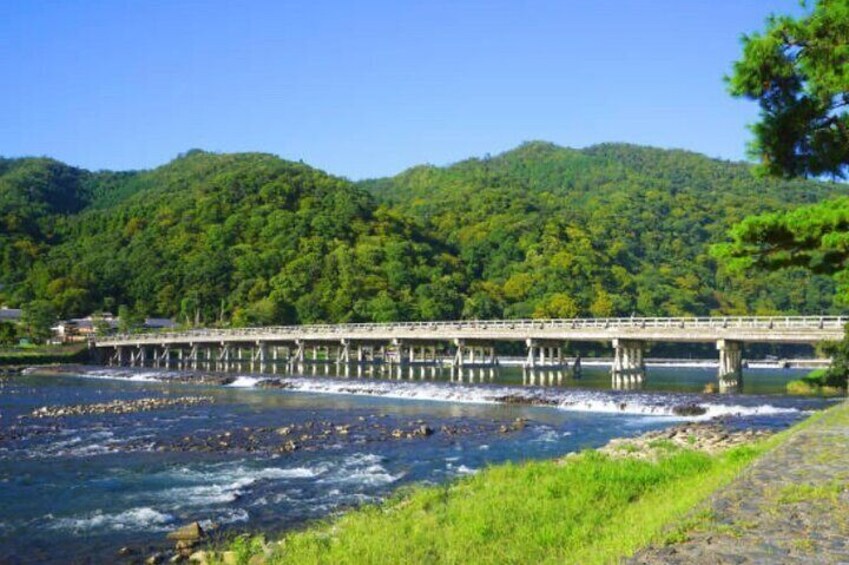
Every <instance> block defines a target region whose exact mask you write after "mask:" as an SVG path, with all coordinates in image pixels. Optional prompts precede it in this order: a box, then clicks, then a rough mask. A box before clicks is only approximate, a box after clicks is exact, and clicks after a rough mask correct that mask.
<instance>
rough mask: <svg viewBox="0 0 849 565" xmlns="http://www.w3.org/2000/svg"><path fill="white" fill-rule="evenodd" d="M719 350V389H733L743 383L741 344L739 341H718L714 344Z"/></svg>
mask: <svg viewBox="0 0 849 565" xmlns="http://www.w3.org/2000/svg"><path fill="white" fill-rule="evenodd" d="M716 349H717V350H719V373H718V375H717V376H718V377H719V388H720V389H723V388H734V387H737V386H739V385H741V384H742V383H743V344H742V343H741V342H739V341H730V340H727V339H720V340H719V341H717V342H716Z"/></svg>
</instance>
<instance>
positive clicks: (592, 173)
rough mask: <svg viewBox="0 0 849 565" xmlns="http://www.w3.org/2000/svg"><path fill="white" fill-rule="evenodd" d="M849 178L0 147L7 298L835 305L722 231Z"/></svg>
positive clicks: (429, 312) (623, 165)
mask: <svg viewBox="0 0 849 565" xmlns="http://www.w3.org/2000/svg"><path fill="white" fill-rule="evenodd" d="M845 193H846V189H845V187H844V185H839V184H828V183H820V182H813V181H776V180H768V179H757V178H755V177H753V176H752V174H751V172H750V170H749V167H748V166H747V165H744V164H739V163H729V162H723V161H717V160H712V159H708V158H706V157H704V156H701V155H697V154H693V153H688V152H684V151H665V150H659V149H651V148H645V147H637V146H630V145H612V144H609V145H599V146H595V147H591V148H588V149H584V150H572V149H566V148H561V147H557V146H555V145H552V144H548V143H540V142H533V143H527V144H524V145H522V146H520V147H518V148H517V149H515V150H512V151H509V152H507V153H504V154H502V155H499V156H496V157H492V158H489V157H487V158H484V159H470V160H467V161H463V162H460V163H457V164H455V165H452V166H448V167H432V166H421V167H415V168H413V169H410V170H408V171H406V172H404V173H402V174H400V175H398V176H396V177H392V178H386V179H376V180H369V181H363V182H360V183H353V182H350V181H348V180H345V179H342V178H338V177H333V176H331V175H328V174H326V173H324V172H322V171H319V170H317V169H314V168H311V167H309V166H307V165H304V164H300V163H293V162H288V161H284V160H281V159H279V158H277V157H274V156H272V155H266V154H254V153H249V154H212V153H207V152H203V151H198V150H194V151H190V152H188V153H186V154H184V155H181V156H180V157H178V158H177V159H175V160H174V161H172V162H171V163H169V164H167V165H164V166H162V167H159V168H157V169H154V170H150V171H131V172H120V173H115V172H89V171H84V170H80V169H76V168H73V167H70V166H67V165H64V164H62V163H59V162H57V161H54V160H51V159H45V158H38V159H0V303H6V304H8V305H10V306H23V307H24V308H27V307H33V308H41V309H49V310H51V311H52V312H54V313H55V315H57V316H62V317H68V316H74V315H81V314H88V313H90V312H93V311H98V310H108V311H113V312H114V311H117V309H118V307H119V306H120V305H125V306H128V307H129V308H130V309H132V310H133V311H134V312H136V313H138V314H145V315H161V316H173V317H176V318H178V319H179V320H180V321H182V322H187V323H203V324H236V325H249V324H271V323H309V322H345V321H390V320H426V319H452V318H500V317H531V316H538V317H539V316H545V317H570V316H590V315H592V316H614V315H625V316H629V315H632V314H636V315H647V316H664V315H672V316H679V315H707V314H779V313H781V314H784V313H787V314H791V313H806V314H812V313H813V314H819V313H827V312H830V311H834V307H833V305H832V296H833V283H832V282H831V281H830V280H829V279H827V278H825V277H818V276H815V275H811V274H809V273H807V272H804V271H802V270H792V269H791V270H789V271H783V272H780V273H757V274H748V275H740V274H732V273H726V272H723V271H722V270H721V269H719V268H718V266H717V264H716V262H715V261H714V260H713V259H712V257H711V255H710V245H711V244H712V243H715V242H720V241H723V240H724V239H725V237H726V232H727V230H728V228H729V227H730V226H731V225H732V224H734V223H736V222H738V221H740V220H741V219H743V218H744V217H745V216H747V215H750V214H756V213H761V212H766V211H771V210H784V209H788V208H790V207H792V206H795V205H799V204H803V203H811V202H816V201H819V200H821V199H823V198H825V197H828V196H833V195H836V194H845Z"/></svg>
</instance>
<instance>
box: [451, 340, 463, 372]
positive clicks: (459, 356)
mask: <svg viewBox="0 0 849 565" xmlns="http://www.w3.org/2000/svg"><path fill="white" fill-rule="evenodd" d="M454 346H455V347H456V351H455V353H454V366H455V367H461V368H462V367H463V365H464V364H465V362H466V342H465V341H463V340H462V339H455V340H454Z"/></svg>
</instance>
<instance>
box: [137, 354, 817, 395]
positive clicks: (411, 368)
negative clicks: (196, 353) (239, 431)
mask: <svg viewBox="0 0 849 565" xmlns="http://www.w3.org/2000/svg"><path fill="white" fill-rule="evenodd" d="M149 365H151V366H152V368H153V367H156V368H162V369H167V370H178V371H180V370H185V371H195V372H209V373H220V374H256V375H271V376H277V377H328V378H344V379H350V378H356V379H378V380H396V381H437V382H450V383H463V384H505V385H522V386H529V387H562V388H589V389H596V390H626V391H628V390H632V391H638V390H645V391H674V392H721V393H746V394H750V393H757V394H765V393H768V394H782V393H784V392H785V385H786V383H787V382H788V381H790V380H794V379H798V378H800V377H801V376H803V375H805V374H807V373H808V371H809V370H808V369H791V368H779V367H758V368H752V369H746V370H745V375H744V378H740V379H737V380H735V381H733V382H732V381H727V380H724V381H723V380H720V379H718V378H717V369H716V367H713V366H710V365H704V366H688V367H675V366H667V365H664V366H657V367H649V368H648V369H647V370H646V376H645V379H644V381H637V380H628V379H614V378H612V377H611V374H610V369H609V367H607V366H605V365H603V364H598V363H596V364H590V365H589V366H588V365H587V364H586V362H585V363H584V364H583V365H582V366H581V368H580V369H578V371H575V369H574V362H573V361H572V360H569V359H564V360H563V362H562V364H560V365H557V364H549V365H537V366H536V367H527V366H526V365H523V364H522V363H520V362H515V361H514V362H511V363H510V364H499V363H497V362H492V363H479V364H467V365H465V366H455V365H454V364H453V363H451V362H450V361H447V360H444V359H437V360H436V361H431V362H416V363H403V364H402V363H384V362H382V361H381V360H380V359H379V358H378V359H377V360H375V361H373V362H363V363H340V362H334V361H322V360H320V359H319V360H317V361H305V362H297V363H296V362H291V361H285V360H279V361H275V360H267V361H256V360H249V359H244V360H229V361H226V362H222V361H216V360H210V361H205V360H192V361H170V362H165V361H162V362H158V363H152V362H151V363H149ZM682 371H686V373H687V375H688V376H687V378H681V376H680V375H681V374H682Z"/></svg>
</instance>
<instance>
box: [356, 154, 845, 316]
mask: <svg viewBox="0 0 849 565" xmlns="http://www.w3.org/2000/svg"><path fill="white" fill-rule="evenodd" d="M363 186H364V187H366V188H367V189H368V190H370V191H371V192H372V193H373V194H375V195H376V196H377V197H378V198H379V199H381V200H384V201H386V202H388V203H392V204H393V205H394V206H396V207H397V208H398V209H400V210H401V211H402V212H403V213H405V214H409V215H412V216H413V217H414V218H416V219H417V221H420V222H422V223H423V224H425V225H426V226H427V227H428V229H431V230H433V231H434V232H435V233H436V234H437V235H438V236H439V237H440V238H441V239H443V240H445V241H446V242H447V243H449V244H450V245H452V246H454V247H455V248H456V249H457V251H458V254H459V257H460V258H461V259H462V263H463V267H464V269H465V275H466V277H467V279H468V280H469V281H470V287H469V289H468V293H467V294H468V299H467V300H466V305H465V311H464V314H465V315H467V316H470V317H492V316H499V315H502V313H503V314H504V315H506V316H531V315H549V316H569V315H573V314H581V315H586V314H593V315H596V316H605V315H610V314H625V315H628V314H631V313H637V314H644V315H683V314H707V313H710V312H720V313H729V314H731V313H735V314H736V313H741V314H742V313H759V314H770V313H777V312H807V313H811V312H813V313H818V312H820V311H822V310H823V309H827V308H828V307H829V306H830V303H831V296H832V290H831V282H830V281H827V280H825V279H821V278H815V277H811V276H810V275H808V274H807V273H805V272H803V271H801V270H800V271H794V272H784V273H780V274H769V275H764V274H758V275H757V278H755V279H752V278H743V277H738V278H736V279H730V278H728V277H726V276H724V275H723V274H722V273H717V271H716V265H715V264H714V262H713V261H712V260H711V259H710V257H709V255H708V247H709V244H710V243H712V242H717V241H721V240H722V239H724V238H725V234H726V232H727V230H728V228H729V227H730V226H731V225H733V224H735V223H736V222H738V221H740V220H742V219H743V218H744V217H746V216H748V215H750V214H754V213H758V212H762V211H766V210H778V209H785V208H788V207H790V206H793V205H796V204H802V203H807V202H815V201H818V200H820V199H822V198H823V197H825V196H827V195H830V194H834V193H845V192H846V186H845V185H834V184H825V183H817V182H802V181H796V182H779V181H774V180H765V179H757V178H755V177H753V176H752V174H751V171H750V168H749V166H747V165H744V164H739V163H728V162H723V161H718V160H713V159H708V158H706V157H704V156H702V155H698V154H694V153H689V152H685V151H667V150H660V149H652V148H646V147H638V146H632V145H623V144H605V145H598V146H594V147H590V148H588V149H584V150H574V149H566V148H562V147H557V146H555V145H553V144H550V143H542V142H533V143H526V144H524V145H522V146H520V147H519V148H517V149H515V150H513V151H508V152H506V153H504V154H502V155H499V156H497V157H494V158H486V159H470V160H467V161H463V162H460V163H457V164H455V165H452V166H449V167H444V168H437V167H430V166H425V167H416V168H413V169H410V170H408V171H406V172H404V173H402V174H400V175H398V176H396V177H393V178H391V179H380V180H373V181H367V182H365V183H363Z"/></svg>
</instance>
